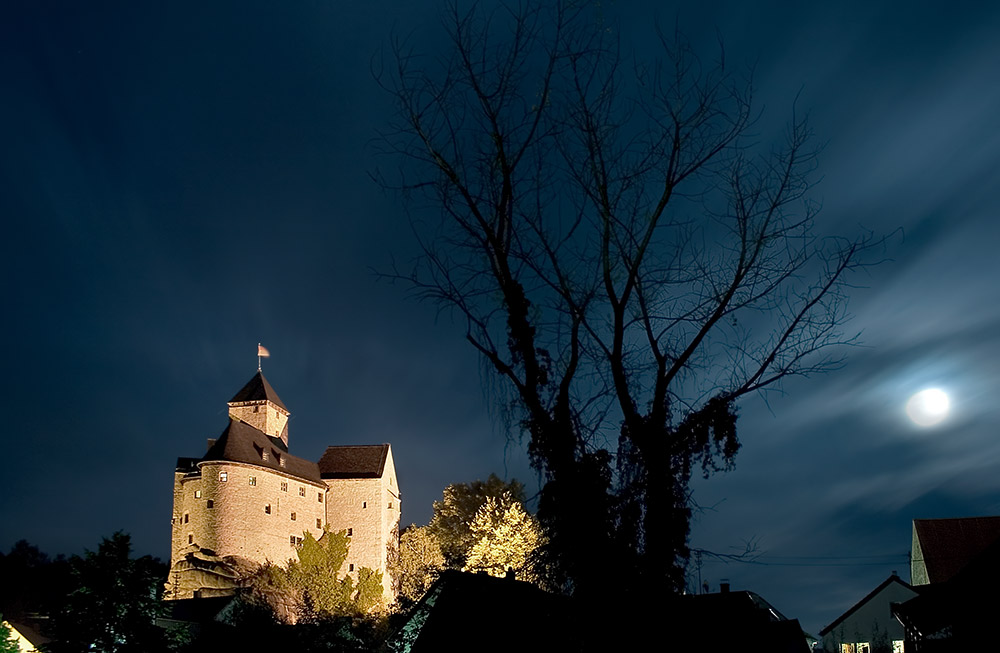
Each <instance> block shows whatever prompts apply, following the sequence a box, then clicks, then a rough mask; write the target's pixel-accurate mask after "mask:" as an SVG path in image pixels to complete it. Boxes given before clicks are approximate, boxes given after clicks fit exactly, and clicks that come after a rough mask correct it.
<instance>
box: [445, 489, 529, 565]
mask: <svg viewBox="0 0 1000 653" xmlns="http://www.w3.org/2000/svg"><path fill="white" fill-rule="evenodd" d="M505 494H506V495H508V496H510V497H511V499H512V500H516V501H518V502H519V503H522V504H523V503H524V500H525V499H524V486H523V485H522V484H521V483H519V482H518V481H516V480H514V479H511V481H510V482H505V481H503V480H501V479H500V478H499V477H498V476H497V475H496V474H490V476H489V478H487V479H486V480H485V481H480V480H475V481H472V482H471V483H452V484H451V485H449V486H448V487H446V488H445V489H444V493H443V495H442V497H441V500H440V501H435V502H434V514H433V516H432V517H431V522H430V524H429V525H428V527H427V528H428V530H429V532H430V534H431V535H433V536H434V537H435V538H436V539H437V541H438V544H439V545H440V546H441V551H442V553H443V554H444V557H445V562H446V564H447V566H449V567H453V568H456V569H461V568H462V567H463V566H465V557H466V556H467V555H468V553H469V550H470V549H471V548H472V546H473V544H475V542H476V539H477V537H476V535H475V534H474V533H473V532H472V528H471V527H472V522H473V520H474V519H475V518H476V515H477V513H478V512H479V509H480V508H482V506H483V504H484V503H486V501H487V500H488V499H490V498H493V499H498V498H500V497H502V496H504V495H505Z"/></svg>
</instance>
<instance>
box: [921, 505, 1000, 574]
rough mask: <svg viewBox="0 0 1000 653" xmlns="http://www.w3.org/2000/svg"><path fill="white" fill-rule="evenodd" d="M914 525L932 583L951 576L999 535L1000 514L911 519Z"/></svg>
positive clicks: (999, 536)
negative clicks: (995, 515)
mask: <svg viewBox="0 0 1000 653" xmlns="http://www.w3.org/2000/svg"><path fill="white" fill-rule="evenodd" d="M913 528H914V530H915V531H916V535H917V540H918V541H919V542H920V552H921V554H922V555H923V560H922V562H923V563H924V565H925V567H926V568H927V578H928V580H929V582H931V583H943V582H945V581H946V580H948V579H950V578H952V577H953V576H955V574H957V573H958V572H959V570H961V569H962V567H964V566H965V565H966V564H967V563H968V562H969V561H970V560H971V559H972V558H974V557H976V556H977V555H978V554H980V553H982V552H983V551H985V550H986V548H987V547H989V546H990V545H991V544H993V542H996V541H997V540H998V539H1000V517H960V518H955V519H914V520H913ZM914 553H916V552H914Z"/></svg>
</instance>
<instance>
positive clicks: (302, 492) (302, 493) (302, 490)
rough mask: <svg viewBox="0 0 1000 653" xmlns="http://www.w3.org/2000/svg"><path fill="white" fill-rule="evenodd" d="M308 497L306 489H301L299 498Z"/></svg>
mask: <svg viewBox="0 0 1000 653" xmlns="http://www.w3.org/2000/svg"><path fill="white" fill-rule="evenodd" d="M305 495H306V489H305V488H304V487H300V488H299V496H300V497H304V496H305Z"/></svg>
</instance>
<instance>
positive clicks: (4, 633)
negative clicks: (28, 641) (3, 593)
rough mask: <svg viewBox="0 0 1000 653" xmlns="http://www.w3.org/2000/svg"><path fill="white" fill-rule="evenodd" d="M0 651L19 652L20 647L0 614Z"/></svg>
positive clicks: (4, 652)
mask: <svg viewBox="0 0 1000 653" xmlns="http://www.w3.org/2000/svg"><path fill="white" fill-rule="evenodd" d="M0 653H21V647H20V646H19V645H18V643H17V640H16V639H15V638H14V633H12V632H11V631H10V627H9V626H8V625H7V622H6V621H4V620H3V615H2V614H0Z"/></svg>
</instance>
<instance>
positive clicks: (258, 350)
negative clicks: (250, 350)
mask: <svg viewBox="0 0 1000 653" xmlns="http://www.w3.org/2000/svg"><path fill="white" fill-rule="evenodd" d="M257 371H258V372H259V371H260V343H259V342H258V343H257Z"/></svg>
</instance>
